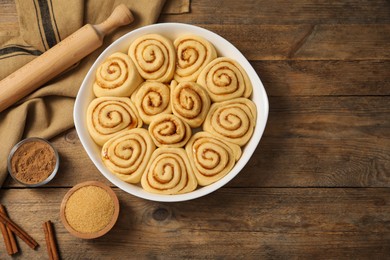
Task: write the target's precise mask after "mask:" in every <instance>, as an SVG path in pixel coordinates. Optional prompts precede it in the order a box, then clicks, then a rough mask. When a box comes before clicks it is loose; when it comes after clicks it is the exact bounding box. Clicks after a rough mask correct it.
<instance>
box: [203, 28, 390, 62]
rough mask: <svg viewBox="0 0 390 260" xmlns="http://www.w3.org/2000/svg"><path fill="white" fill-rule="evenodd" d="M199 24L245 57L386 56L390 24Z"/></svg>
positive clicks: (323, 58) (389, 49)
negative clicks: (231, 45)
mask: <svg viewBox="0 0 390 260" xmlns="http://www.w3.org/2000/svg"><path fill="white" fill-rule="evenodd" d="M198 25H199V24H198ZM200 26H201V27H204V28H206V29H208V30H211V31H213V32H215V33H217V34H219V35H221V36H222V37H224V38H225V39H227V40H228V41H230V42H231V43H232V44H233V45H234V46H236V47H237V48H238V49H239V50H240V51H241V52H242V53H243V54H244V56H245V57H246V58H247V59H249V60H378V59H381V60H388V59H390V24H379V25H377V24H375V25H368V24H360V25H356V24H354V25H345V24H337V25H326V24H325V25H305V24H302V25H301V24H299V25H226V24H221V25H220V24H206V25H200Z"/></svg>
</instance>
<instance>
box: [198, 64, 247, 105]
mask: <svg viewBox="0 0 390 260" xmlns="http://www.w3.org/2000/svg"><path fill="white" fill-rule="evenodd" d="M196 82H197V83H198V84H200V85H202V86H203V87H205V88H206V90H207V92H208V93H209V95H210V98H211V100H212V101H214V102H218V101H224V100H230V99H232V98H238V97H246V98H247V97H249V96H250V95H251V93H252V83H251V81H250V79H249V77H248V75H247V74H246V72H245V70H244V69H243V68H242V67H241V65H240V64H238V62H236V61H235V60H232V59H230V58H227V57H220V58H217V59H215V60H213V61H211V62H210V63H209V64H208V65H207V66H206V67H205V68H204V69H203V70H202V72H201V73H200V75H199V77H198V79H197V81H196Z"/></svg>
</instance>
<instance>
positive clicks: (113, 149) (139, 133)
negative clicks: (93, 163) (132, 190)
mask: <svg viewBox="0 0 390 260" xmlns="http://www.w3.org/2000/svg"><path fill="white" fill-rule="evenodd" d="M155 149H156V146H155V145H154V143H153V141H152V138H151V137H150V136H149V133H148V130H146V129H144V128H135V129H131V130H127V131H125V132H122V133H120V134H117V135H115V136H114V137H113V138H111V139H110V140H108V141H107V142H106V143H105V144H104V146H103V148H102V153H101V156H102V160H103V163H104V165H106V167H107V168H108V169H109V170H110V171H111V172H112V173H113V174H115V175H116V176H118V177H119V178H120V179H121V180H123V181H125V182H128V183H138V182H140V180H141V176H142V174H143V172H144V170H145V168H146V166H147V164H148V162H149V159H150V157H151V155H152V153H153V151H154V150H155Z"/></svg>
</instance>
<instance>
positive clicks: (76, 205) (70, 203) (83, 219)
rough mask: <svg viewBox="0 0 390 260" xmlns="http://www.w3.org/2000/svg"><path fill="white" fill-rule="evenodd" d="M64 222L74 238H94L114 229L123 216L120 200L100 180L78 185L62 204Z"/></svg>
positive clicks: (67, 194)
mask: <svg viewBox="0 0 390 260" xmlns="http://www.w3.org/2000/svg"><path fill="white" fill-rule="evenodd" d="M60 215H61V221H62V223H63V225H64V226H65V228H66V229H67V230H68V231H69V232H70V233H71V234H72V235H74V236H76V237H79V238H83V239H93V238H97V237H100V236H103V235H104V234H106V233H107V232H108V231H110V230H111V229H112V227H113V226H114V225H115V223H116V221H117V219H118V215H119V200H118V197H117V196H116V194H115V193H114V191H113V190H112V189H111V188H110V187H109V186H107V185H105V184H103V183H101V182H98V181H87V182H83V183H80V184H77V185H75V186H74V187H73V188H72V189H70V190H69V191H68V192H67V193H66V195H65V196H64V198H63V200H62V203H61V211H60Z"/></svg>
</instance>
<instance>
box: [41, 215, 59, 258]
mask: <svg viewBox="0 0 390 260" xmlns="http://www.w3.org/2000/svg"><path fill="white" fill-rule="evenodd" d="M43 231H44V232H45V239H46V247H47V253H48V255H49V259H50V260H58V259H60V258H59V255H58V250H57V242H56V238H55V235H54V229H53V224H52V223H51V221H50V220H49V221H46V222H45V223H43Z"/></svg>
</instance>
